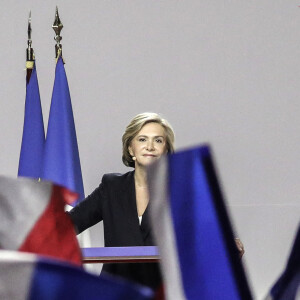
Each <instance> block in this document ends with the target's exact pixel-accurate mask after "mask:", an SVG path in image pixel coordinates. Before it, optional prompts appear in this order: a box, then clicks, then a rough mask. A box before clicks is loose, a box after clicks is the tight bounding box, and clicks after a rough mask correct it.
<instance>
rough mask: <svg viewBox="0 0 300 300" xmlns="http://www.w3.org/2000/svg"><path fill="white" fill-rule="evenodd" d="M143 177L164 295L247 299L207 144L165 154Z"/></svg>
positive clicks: (240, 268)
mask: <svg viewBox="0 0 300 300" xmlns="http://www.w3.org/2000/svg"><path fill="white" fill-rule="evenodd" d="M147 176H148V181H149V191H150V199H151V206H150V213H151V218H152V224H153V230H154V236H155V238H156V242H157V243H158V246H159V249H160V250H159V251H160V253H161V259H162V261H161V265H162V273H163V280H164V286H165V291H166V297H167V299H177V300H181V299H188V300H192V299H203V300H206V299H207V300H209V299H214V300H218V299H220V300H221V299H222V300H226V299H228V300H229V299H230V300H235V299H240V300H241V299H243V300H248V299H252V296H251V293H250V290H249V287H248V284H247V280H246V276H245V273H244V270H243V268H242V265H241V263H240V261H239V255H238V251H237V248H236V246H235V243H234V237H233V233H232V229H231V226H230V222H229V218H228V215H227V212H226V209H225V205H224V202H223V199H222V194H221V191H220V187H219V185H218V181H217V176H216V173H215V170H214V167H213V162H212V158H211V154H210V149H209V147H207V146H204V147H198V148H194V149H190V150H186V151H181V152H177V153H175V154H172V155H169V156H165V157H163V158H161V160H160V161H159V162H157V163H155V164H153V165H151V166H150V167H149V170H148V175H147Z"/></svg>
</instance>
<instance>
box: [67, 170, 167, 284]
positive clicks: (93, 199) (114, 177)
mask: <svg viewBox="0 0 300 300" xmlns="http://www.w3.org/2000/svg"><path fill="white" fill-rule="evenodd" d="M70 216H71V219H72V221H73V223H74V225H75V228H76V230H77V233H80V232H82V231H84V230H85V229H87V228H89V227H91V226H93V225H95V224H96V223H98V222H100V221H102V220H103V227H104V242H105V246H106V247H125V246H154V245H155V243H154V241H153V238H152V235H151V226H150V219H149V209H148V207H147V208H146V210H145V212H144V214H143V218H142V223H141V226H140V225H139V220H138V213H137V207H136V195H135V183H134V171H132V172H128V173H126V174H123V175H121V174H105V175H104V176H103V178H102V182H101V184H100V185H99V187H97V188H96V189H95V190H94V192H93V193H92V194H91V195H89V196H88V197H87V198H86V199H85V200H84V201H82V202H80V203H79V204H78V205H77V206H76V207H74V208H73V209H72V210H71V211H70ZM102 271H105V272H109V273H112V274H115V275H119V276H122V277H126V278H127V279H130V280H133V281H136V282H139V283H141V284H144V285H147V286H150V287H152V288H157V287H158V285H159V284H160V281H161V276H160V271H159V266H158V264H156V263H119V264H104V266H103V269H102Z"/></svg>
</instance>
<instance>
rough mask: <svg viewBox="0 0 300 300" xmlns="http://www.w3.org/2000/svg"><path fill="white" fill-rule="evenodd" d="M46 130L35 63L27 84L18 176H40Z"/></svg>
mask: <svg viewBox="0 0 300 300" xmlns="http://www.w3.org/2000/svg"><path fill="white" fill-rule="evenodd" d="M44 143H45V132H44V122H43V113H42V107H41V100H40V91H39V84H38V79H37V74H36V67H35V64H34V67H33V70H32V73H31V76H30V79H29V82H28V83H27V85H26V99H25V114H24V127H23V137H22V146H21V152H20V160H19V170H18V176H26V177H32V178H40V177H41V170H42V168H41V167H42V161H43V150H44Z"/></svg>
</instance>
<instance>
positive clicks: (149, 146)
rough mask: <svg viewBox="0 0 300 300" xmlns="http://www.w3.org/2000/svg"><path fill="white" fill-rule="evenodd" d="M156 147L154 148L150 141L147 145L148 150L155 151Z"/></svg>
mask: <svg viewBox="0 0 300 300" xmlns="http://www.w3.org/2000/svg"><path fill="white" fill-rule="evenodd" d="M153 149H154V147H153V142H152V141H148V143H147V150H153Z"/></svg>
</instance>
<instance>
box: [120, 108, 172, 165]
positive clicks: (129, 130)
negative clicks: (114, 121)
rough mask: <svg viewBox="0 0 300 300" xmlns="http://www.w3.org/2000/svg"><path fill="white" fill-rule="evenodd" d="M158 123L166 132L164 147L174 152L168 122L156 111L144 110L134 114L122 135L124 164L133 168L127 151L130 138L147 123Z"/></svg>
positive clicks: (169, 151) (168, 151)
mask: <svg viewBox="0 0 300 300" xmlns="http://www.w3.org/2000/svg"><path fill="white" fill-rule="evenodd" d="M151 122H154V123H158V124H160V125H161V126H162V127H163V128H164V130H165V134H166V149H167V153H173V152H174V140H175V136H174V131H173V128H172V127H171V125H170V124H169V122H168V121H167V120H166V119H163V118H162V117H161V116H160V115H158V114H156V113H151V112H146V113H142V114H138V115H137V116H135V117H134V118H133V119H132V120H131V122H130V123H129V125H128V126H127V127H126V129H125V132H124V134H123V136H122V143H123V155H122V161H123V163H124V165H125V166H127V167H133V168H134V160H133V159H132V156H131V155H130V153H129V149H128V148H129V146H130V143H131V141H132V139H133V138H134V137H135V136H136V135H137V134H138V132H139V131H140V130H141V129H142V127H143V126H145V125H146V124H148V123H151Z"/></svg>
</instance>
